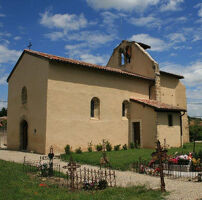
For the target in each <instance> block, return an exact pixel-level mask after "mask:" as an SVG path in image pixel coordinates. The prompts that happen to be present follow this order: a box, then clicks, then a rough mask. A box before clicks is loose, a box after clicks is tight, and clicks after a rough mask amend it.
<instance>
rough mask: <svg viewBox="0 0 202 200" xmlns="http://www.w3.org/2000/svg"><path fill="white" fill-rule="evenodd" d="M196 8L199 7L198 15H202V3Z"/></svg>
mask: <svg viewBox="0 0 202 200" xmlns="http://www.w3.org/2000/svg"><path fill="white" fill-rule="evenodd" d="M195 8H199V11H198V16H199V17H202V3H199V4H197V5H196V6H195Z"/></svg>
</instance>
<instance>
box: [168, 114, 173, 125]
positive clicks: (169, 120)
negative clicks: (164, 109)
mask: <svg viewBox="0 0 202 200" xmlns="http://www.w3.org/2000/svg"><path fill="white" fill-rule="evenodd" d="M168 126H173V116H172V115H171V114H169V115H168Z"/></svg>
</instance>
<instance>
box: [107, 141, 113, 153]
mask: <svg viewBox="0 0 202 200" xmlns="http://www.w3.org/2000/svg"><path fill="white" fill-rule="evenodd" d="M106 150H107V151H111V150H112V145H111V144H110V142H108V141H106Z"/></svg>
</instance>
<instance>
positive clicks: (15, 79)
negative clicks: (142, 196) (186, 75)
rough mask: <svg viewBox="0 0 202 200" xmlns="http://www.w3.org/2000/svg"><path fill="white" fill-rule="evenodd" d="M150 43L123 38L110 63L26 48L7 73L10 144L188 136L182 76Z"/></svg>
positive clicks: (175, 140)
mask: <svg viewBox="0 0 202 200" xmlns="http://www.w3.org/2000/svg"><path fill="white" fill-rule="evenodd" d="M148 48H150V46H148V45H146V44H143V43H138V42H134V41H132V42H131V41H126V40H124V41H122V42H121V44H120V45H119V46H117V47H116V48H115V49H114V51H113V53H112V55H111V57H110V59H109V61H108V63H107V65H106V66H99V65H95V64H90V63H86V62H82V61H78V60H73V59H69V58H64V57H59V56H55V55H50V54H47V53H42V52H38V51H33V50H27V49H26V50H24V51H23V53H22V55H21V56H20V58H19V60H18V61H17V63H16V65H15V67H14V68H13V70H12V72H11V73H10V75H9V77H8V79H7V81H8V130H7V131H8V148H9V149H15V150H27V151H34V152H37V153H47V152H49V148H50V146H51V145H52V146H53V147H54V151H55V152H57V153H61V152H64V147H65V146H66V145H67V144H69V145H70V146H71V147H72V149H73V150H74V149H75V148H78V147H81V148H82V149H83V150H87V147H88V143H90V142H92V144H93V145H95V144H98V143H101V142H102V140H103V139H106V140H108V141H109V142H110V143H111V144H112V145H117V144H121V145H124V144H127V145H128V144H130V143H131V142H133V143H135V144H136V145H137V146H140V147H141V148H154V147H155V142H156V141H157V140H160V141H161V144H163V145H166V146H168V147H179V146H181V145H183V144H184V143H186V142H189V127H188V120H187V112H186V110H187V104H186V88H185V86H184V85H183V83H182V82H181V79H183V76H181V75H177V74H173V73H168V72H165V71H160V70H159V65H158V63H157V62H156V61H155V60H154V59H153V58H152V57H151V56H150V55H149V54H148V52H147V51H146V49H148Z"/></svg>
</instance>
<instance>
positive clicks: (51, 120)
mask: <svg viewBox="0 0 202 200" xmlns="http://www.w3.org/2000/svg"><path fill="white" fill-rule="evenodd" d="M148 94H149V82H148V81H145V80H140V79H135V78H129V77H124V76H119V75H114V74H111V73H106V72H101V71H93V70H92V69H84V67H79V66H71V65H68V64H66V65H63V64H56V63H53V64H52V65H51V66H50V71H49V80H48V101H47V111H48V112H47V140H46V141H47V148H49V146H50V145H54V147H55V150H56V151H60V152H61V151H62V152H63V151H64V146H65V145H66V144H70V145H71V146H72V147H73V149H75V148H77V147H79V146H81V147H82V148H84V149H86V148H87V145H88V143H89V142H91V141H92V143H93V144H97V143H100V142H101V140H102V139H107V140H109V141H110V142H111V143H112V144H113V145H115V144H125V143H126V144H128V120H127V119H122V102H123V101H124V100H128V99H129V98H130V97H132V96H136V97H139V98H148ZM93 97H98V98H99V99H100V120H96V119H91V118H90V101H91V99H92V98H93Z"/></svg>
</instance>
